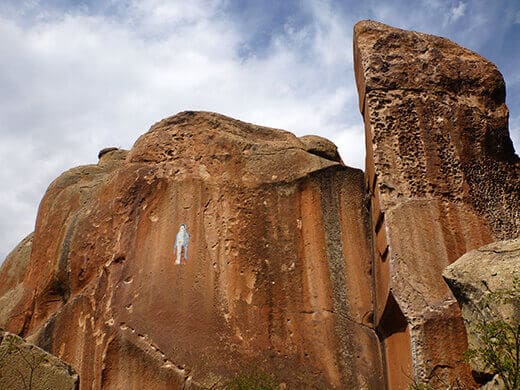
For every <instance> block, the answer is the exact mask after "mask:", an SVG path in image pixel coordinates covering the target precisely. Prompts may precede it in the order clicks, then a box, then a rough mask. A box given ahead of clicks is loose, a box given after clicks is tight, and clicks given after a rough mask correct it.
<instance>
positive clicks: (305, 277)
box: [0, 112, 384, 389]
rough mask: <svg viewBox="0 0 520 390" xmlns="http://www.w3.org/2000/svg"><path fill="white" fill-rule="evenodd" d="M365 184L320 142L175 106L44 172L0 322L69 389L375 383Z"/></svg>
mask: <svg viewBox="0 0 520 390" xmlns="http://www.w3.org/2000/svg"><path fill="white" fill-rule="evenodd" d="M364 195H365V190H364V176H363V172H361V171H359V170H357V169H352V168H347V167H345V166H344V165H343V164H342V162H341V160H340V159H339V156H338V154H337V151H336V148H335V146H334V145H333V144H332V143H330V141H327V140H325V139H323V138H320V137H315V136H312V137H302V138H301V139H298V138H297V137H295V136H294V135H293V134H291V133H288V132H285V131H281V130H275V129H270V128H265V127H259V126H255V125H251V124H248V123H244V122H240V121H237V120H234V119H231V118H227V117H224V116H222V115H217V114H212V113H204V112H184V113H181V114H178V115H176V116H173V117H171V118H167V119H165V120H163V121H161V122H159V123H157V124H155V125H154V126H153V127H152V128H151V129H150V131H149V132H148V133H146V134H144V135H143V136H142V137H141V138H139V140H138V141H137V142H136V143H135V145H134V147H133V148H132V150H131V151H129V152H126V151H122V150H115V149H106V150H103V151H102V153H100V161H99V163H98V164H97V165H91V166H84V167H79V168H75V169H72V170H70V171H68V172H66V173H64V174H63V175H61V176H60V177H59V178H58V179H56V180H55V181H54V182H53V183H52V184H51V185H50V187H49V189H48V190H47V193H46V194H45V196H44V198H43V200H42V203H41V205H40V209H39V213H38V219H37V223H36V230H35V232H34V236H33V238H32V251H30V260H29V261H28V263H27V265H26V268H25V269H23V270H19V271H17V272H11V271H10V269H11V266H9V264H11V263H12V261H8V262H7V263H6V264H7V267H4V268H3V269H2V273H1V274H0V280H2V281H7V283H9V286H15V287H14V288H15V289H16V288H19V289H20V291H21V292H20V293H16V294H14V293H12V289H9V290H8V291H7V292H5V293H4V295H5V294H11V296H12V297H14V298H9V302H10V303H9V305H8V306H5V307H3V308H2V311H0V312H1V314H2V318H0V322H1V323H2V324H5V326H6V327H7V328H8V329H9V330H10V331H12V332H15V333H19V334H21V335H24V336H26V337H28V338H29V339H30V340H31V341H33V342H34V343H36V344H37V345H39V346H41V347H42V348H44V349H46V350H47V351H49V352H51V353H53V354H55V355H57V356H59V357H60V358H62V359H64V360H65V361H67V362H69V363H70V364H71V365H72V366H73V367H74V368H75V369H76V370H77V371H78V373H79V374H80V378H81V388H82V389H100V388H103V389H111V388H147V389H152V388H153V389H162V388H164V389H176V388H199V387H201V388H210V387H212V386H221V385H223V384H225V383H226V381H227V380H229V378H233V377H234V376H237V375H238V376H240V375H242V373H243V372H246V371H247V370H248V369H249V367H252V366H254V367H256V368H257V369H259V370H260V371H263V372H265V373H268V374H269V375H272V376H273V377H274V378H275V380H276V381H277V382H278V383H285V384H286V386H288V388H301V387H308V388H311V387H312V388H352V389H354V388H356V389H358V388H359V389H362V388H382V387H383V386H384V382H383V380H384V375H383V368H382V359H381V355H380V350H379V341H378V338H377V335H376V332H375V330H374V328H373V323H372V319H373V315H372V308H373V302H372V299H373V298H372V291H371V289H370V288H367V287H369V286H370V285H371V260H370V259H371V251H370V239H369V229H368V214H367V213H366V210H365V208H364V207H363V200H364ZM25 245H27V247H28V244H24V246H23V247H24V248H25ZM186 251H187V252H186ZM19 252H20V251H19V250H17V251H16V252H15V253H14V254H13V255H11V257H20V258H23V259H27V257H26V256H25V255H23V256H22V255H21V254H19ZM24 253H25V252H24ZM178 263H180V264H178ZM20 267H22V268H23V265H20ZM12 275H15V276H14V277H13V276H12ZM18 286H21V287H18ZM0 299H1V298H0Z"/></svg>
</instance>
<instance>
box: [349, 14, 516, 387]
mask: <svg viewBox="0 0 520 390" xmlns="http://www.w3.org/2000/svg"><path fill="white" fill-rule="evenodd" d="M354 33H355V37H354V59H355V70H356V83H357V87H358V92H359V98H360V99H359V102H360V110H361V113H362V115H363V118H364V121H365V129H366V146H367V161H366V181H367V187H368V190H369V193H370V214H371V221H372V229H373V233H372V234H373V237H374V240H373V242H374V257H375V258H374V275H375V322H376V327H377V328H378V329H380V334H382V336H383V337H382V338H383V340H382V341H383V345H384V355H385V356H386V360H387V367H388V373H387V381H388V385H389V387H390V388H391V389H394V388H395V389H401V388H407V384H408V383H410V381H411V380H412V378H413V379H414V380H416V381H418V382H429V383H430V384H431V385H433V386H435V387H438V388H446V387H447V386H449V385H450V384H457V383H458V384H460V385H461V386H462V387H463V388H471V387H472V386H475V385H476V384H475V383H474V381H473V378H472V377H471V375H470V370H469V368H468V367H467V366H465V365H464V364H463V363H462V362H461V358H462V356H461V354H462V352H463V351H464V350H465V349H466V348H467V343H466V334H465V330H464V326H463V323H462V320H461V316H460V310H459V308H458V305H457V304H456V301H455V300H454V298H453V296H452V294H451V293H450V291H449V289H448V288H447V286H446V284H445V283H444V282H443V280H442V277H441V273H442V270H443V269H444V268H445V267H446V266H447V265H449V264H450V263H452V262H453V261H455V260H456V259H457V258H458V257H460V256H461V255H462V254H464V253H465V252H467V251H469V250H471V249H474V248H477V247H479V246H481V245H484V244H486V243H489V242H491V241H494V240H498V239H504V238H513V237H516V236H518V235H519V233H520V215H519V210H520V191H519V177H520V175H519V173H520V163H519V159H518V157H517V156H516V155H515V153H514V150H513V147H512V143H511V140H510V138H509V133H508V130H507V129H508V127H507V120H508V111H507V107H506V106H505V104H504V98H505V85H504V81H503V79H502V76H501V75H500V73H499V72H498V70H497V69H496V67H495V66H494V65H493V64H491V63H490V62H489V61H487V60H485V59H483V58H482V57H480V56H478V55H477V54H475V53H473V52H471V51H469V50H467V49H464V48H462V47H460V46H458V45H456V44H454V43H453V42H450V41H449V40H447V39H443V38H439V37H434V36H430V35H425V34H420V33H416V32H410V31H404V30H399V29H396V28H392V27H389V26H386V25H383V24H380V23H377V22H360V23H358V24H357V25H356V26H355V29H354ZM396 324H401V325H400V326H397V325H396ZM396 340H399V341H396Z"/></svg>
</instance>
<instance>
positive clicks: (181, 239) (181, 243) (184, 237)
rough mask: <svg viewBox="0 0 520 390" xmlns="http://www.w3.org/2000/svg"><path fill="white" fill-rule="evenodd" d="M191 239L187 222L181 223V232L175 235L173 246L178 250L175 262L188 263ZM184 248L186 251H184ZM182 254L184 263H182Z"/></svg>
mask: <svg viewBox="0 0 520 390" xmlns="http://www.w3.org/2000/svg"><path fill="white" fill-rule="evenodd" d="M189 241H190V234H189V233H188V229H186V225H185V224H183V223H182V224H181V225H180V226H179V232H178V233H177V236H176V237H175V244H174V246H173V250H174V251H175V252H176V258H175V264H178V265H180V264H186V260H188V242H189ZM183 249H184V252H183ZM181 255H184V256H183V257H182V263H181Z"/></svg>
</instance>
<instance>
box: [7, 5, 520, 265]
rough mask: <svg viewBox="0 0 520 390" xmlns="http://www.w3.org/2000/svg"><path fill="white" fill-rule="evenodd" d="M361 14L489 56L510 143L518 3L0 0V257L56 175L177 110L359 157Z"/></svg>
mask: <svg viewBox="0 0 520 390" xmlns="http://www.w3.org/2000/svg"><path fill="white" fill-rule="evenodd" d="M361 19H374V20H378V21H381V22H384V23H387V24H390V25H394V26H397V27H401V28H406V29H412V30H416V31H422V32H427V33H431V34H436V35H441V36H445V37H448V38H450V39H452V40H453V41H455V42H457V43H459V44H461V45H463V46H465V47H468V48H470V49H472V50H474V51H476V52H478V53H480V54H481V55H483V56H485V57H486V58H488V59H490V60H491V61H493V62H494V63H496V64H497V65H498V67H499V69H500V70H501V72H502V73H503V75H504V78H505V80H506V83H507V103H508V106H509V109H510V132H511V135H512V137H513V140H514V142H515V148H516V149H517V150H518V149H519V146H520V1H518V0H492V1H491V0H482V1H481V0H414V1H412V0H387V1H383V0H364V1H359V0H342V1H334V0H299V1H297V0H278V1H275V0H215V1H211V0H190V1H185V0H91V1H88V0H84V1H80V0H0V59H1V60H0V182H1V183H2V185H1V187H0V262H1V261H2V259H3V258H4V257H5V256H6V255H7V253H8V252H9V251H10V250H11V249H12V248H13V247H14V246H15V245H16V243H17V242H18V241H20V240H21V239H22V238H23V237H24V236H25V235H26V234H28V233H30V232H31V231H32V230H33V228H34V221H35V217H36V210H37V207H38V203H39V201H40V199H41V197H42V196H43V193H44V191H45V189H46V188H47V186H48V185H49V183H50V182H51V181H52V180H53V179H54V178H55V177H57V176H58V175H59V174H60V173H61V172H63V171H64V170H66V169H68V168H71V167H73V166H77V165H80V164H90V163H95V162H97V152H98V151H99V150H100V149H102V148H103V147H106V146H118V147H122V148H130V147H131V146H132V144H133V143H134V141H135V140H136V139H137V137H138V136H139V135H140V134H142V133H144V132H145V131H147V130H148V128H149V127H150V126H151V125H152V124H153V123H154V122H156V121H158V120H159V119H161V118H164V117H166V116H170V115H173V114H175V113H177V112H179V111H183V110H188V109H189V110H208V111H216V112H220V113H223V114H226V115H229V116H232V117H235V118H238V119H242V120H245V121H248V122H253V123H257V124H261V125H266V126H272V127H278V128H283V129H287V130H290V131H293V132H295V133H296V134H297V135H304V134H319V135H322V136H325V137H328V138H329V139H331V140H333V141H334V142H335V143H336V144H337V145H338V146H339V148H340V153H341V155H342V157H343V159H344V161H345V162H346V163H347V164H348V165H351V166H355V167H359V168H362V167H363V161H364V146H363V133H362V120H361V117H360V115H359V113H358V111H357V100H356V99H357V93H356V89H355V85H354V76H353V70H352V28H353V25H354V23H355V22H357V21H358V20H361Z"/></svg>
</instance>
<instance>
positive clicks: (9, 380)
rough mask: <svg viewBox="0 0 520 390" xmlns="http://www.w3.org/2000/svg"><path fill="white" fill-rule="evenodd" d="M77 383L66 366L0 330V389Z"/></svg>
mask: <svg viewBox="0 0 520 390" xmlns="http://www.w3.org/2000/svg"><path fill="white" fill-rule="evenodd" d="M24 241H25V240H24ZM78 385H79V379H78V375H77V374H76V373H75V372H74V370H72V368H71V367H69V365H67V364H66V363H64V362H63V361H61V360H60V359H58V358H57V357H55V356H52V355H51V354H49V353H47V352H45V351H44V350H42V349H41V348H38V347H36V346H34V345H32V344H30V343H28V342H26V341H24V340H23V339H22V338H20V337H18V336H16V335H14V334H11V333H8V332H3V331H0V389H6V390H7V389H9V390H27V389H32V390H48V389H59V390H69V389H70V390H75V389H77V388H78Z"/></svg>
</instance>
